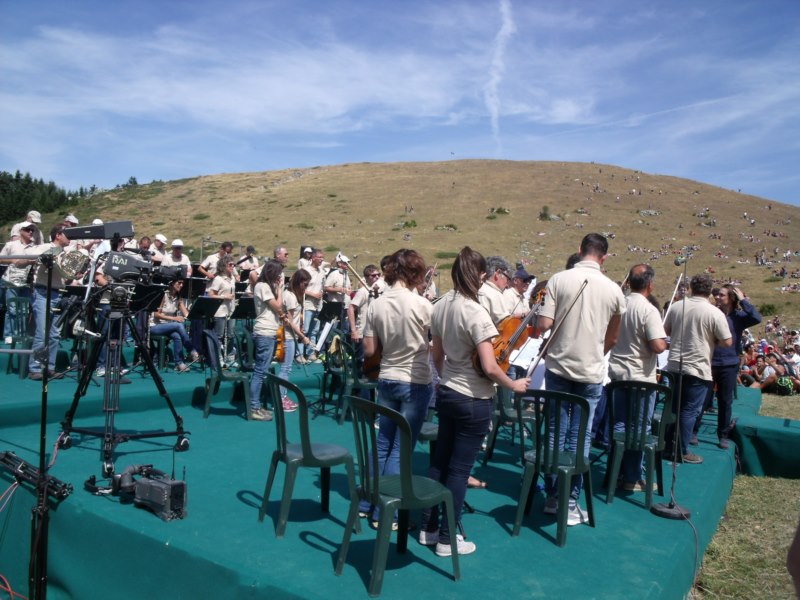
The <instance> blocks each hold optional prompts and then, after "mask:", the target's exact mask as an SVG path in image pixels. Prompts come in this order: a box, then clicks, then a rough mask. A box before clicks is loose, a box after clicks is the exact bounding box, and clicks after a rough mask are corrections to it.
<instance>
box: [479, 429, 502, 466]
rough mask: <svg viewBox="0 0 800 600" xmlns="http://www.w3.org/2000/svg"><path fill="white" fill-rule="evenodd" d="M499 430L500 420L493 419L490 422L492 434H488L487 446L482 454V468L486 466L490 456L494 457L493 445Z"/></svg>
mask: <svg viewBox="0 0 800 600" xmlns="http://www.w3.org/2000/svg"><path fill="white" fill-rule="evenodd" d="M499 430H500V419H495V420H493V422H492V432H491V433H490V434H489V444H488V445H487V446H486V451H485V452H484V453H483V466H484V467H485V466H486V463H488V462H489V461H490V460H491V459H492V456H493V455H494V445H495V442H497V432H498V431H499Z"/></svg>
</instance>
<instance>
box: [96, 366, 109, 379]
mask: <svg viewBox="0 0 800 600" xmlns="http://www.w3.org/2000/svg"><path fill="white" fill-rule="evenodd" d="M94 376H95V377H105V376H106V370H105V368H104V367H98V369H97V370H96V371H95V372H94Z"/></svg>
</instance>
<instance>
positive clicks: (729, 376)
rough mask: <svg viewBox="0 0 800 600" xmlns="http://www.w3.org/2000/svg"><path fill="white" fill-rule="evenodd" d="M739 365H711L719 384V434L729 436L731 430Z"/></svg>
mask: <svg viewBox="0 0 800 600" xmlns="http://www.w3.org/2000/svg"><path fill="white" fill-rule="evenodd" d="M738 374H739V365H730V366H726V367H711V375H712V377H713V378H714V383H715V384H716V386H717V436H719V438H720V439H723V438H727V437H728V435H730V432H731V414H732V406H733V396H734V395H735V393H736V376H737V375H738Z"/></svg>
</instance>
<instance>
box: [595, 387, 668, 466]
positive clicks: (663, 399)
mask: <svg viewBox="0 0 800 600" xmlns="http://www.w3.org/2000/svg"><path fill="white" fill-rule="evenodd" d="M606 389H607V393H608V409H609V414H610V416H611V423H612V425H613V423H616V422H617V421H620V420H621V421H623V422H624V423H625V449H626V450H636V451H642V450H643V449H644V447H645V446H646V445H647V444H648V442H651V440H652V437H658V438H659V439H660V440H663V437H664V436H663V433H664V431H665V429H666V423H665V422H664V421H665V420H664V419H663V418H661V419H659V420H658V421H657V422H656V426H657V431H653V432H652V433H651V428H650V420H649V419H647V418H645V415H648V414H649V413H648V409H649V407H650V406H651V405H652V406H653V407H655V404H656V402H657V401H660V404H661V406H662V412H663V411H664V410H665V409H666V410H667V411H669V414H671V409H670V407H671V404H672V390H670V388H669V387H667V386H665V385H659V384H657V383H649V382H644V381H612V382H611V383H610V384H609V385H608V387H607V388H606ZM621 394H625V397H626V398H627V402H626V403H625V413H624V414H621V415H618V414H616V409H617V403H616V402H615V399H616V398H618V397H619V396H620V395H621Z"/></svg>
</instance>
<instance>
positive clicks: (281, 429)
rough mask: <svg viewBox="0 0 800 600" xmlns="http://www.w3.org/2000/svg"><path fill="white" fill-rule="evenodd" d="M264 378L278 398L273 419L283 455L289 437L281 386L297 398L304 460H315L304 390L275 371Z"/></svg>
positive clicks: (274, 406)
mask: <svg viewBox="0 0 800 600" xmlns="http://www.w3.org/2000/svg"><path fill="white" fill-rule="evenodd" d="M264 379H265V380H266V383H267V387H268V388H269V392H270V395H271V397H272V398H276V400H275V401H274V402H273V411H272V414H273V417H274V418H273V420H274V422H275V435H276V436H277V448H278V449H279V450H280V452H281V454H282V455H283V456H286V446H287V444H289V443H290V442H289V439H288V436H287V433H286V415H285V413H284V412H283V403H282V402H281V400H280V398H281V388H282V387H283V388H285V389H286V392H287V394H292V395H294V397H295V398H296V399H297V408H298V410H297V413H298V415H297V416H298V425H299V427H300V447H301V448H302V449H303V458H304V462H305V461H308V460H314V459H315V457H314V453H313V451H312V446H311V435H310V432H309V427H308V402H307V401H306V397H305V394H304V393H303V391H302V390H301V389H300V388H299V387H297V386H296V385H295V384H293V383H292V382H290V381H287V380H286V379H281V378H280V377H278V376H277V375H275V374H274V373H270V372H267V374H266V375H265V377H264Z"/></svg>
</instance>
